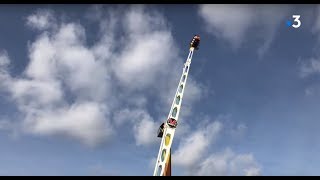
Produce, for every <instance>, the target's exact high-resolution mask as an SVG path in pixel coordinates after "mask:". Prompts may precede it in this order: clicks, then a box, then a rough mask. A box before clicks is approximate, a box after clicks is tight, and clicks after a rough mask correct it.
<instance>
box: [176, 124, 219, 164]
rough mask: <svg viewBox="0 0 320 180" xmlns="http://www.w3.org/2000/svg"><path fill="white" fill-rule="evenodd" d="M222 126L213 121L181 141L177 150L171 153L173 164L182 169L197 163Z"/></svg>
mask: <svg viewBox="0 0 320 180" xmlns="http://www.w3.org/2000/svg"><path fill="white" fill-rule="evenodd" d="M221 128H222V124H221V123H220V122H219V121H215V122H213V123H211V124H208V125H207V126H206V127H203V128H200V129H198V130H197V131H195V132H194V133H192V134H191V135H190V136H186V137H185V139H183V140H182V141H181V142H180V144H179V147H178V149H177V150H176V151H175V152H174V153H173V156H174V158H175V163H176V164H177V165H179V166H182V167H191V166H192V165H194V164H195V163H197V162H198V161H199V160H200V159H201V158H202V156H203V154H204V153H205V151H206V149H207V148H208V146H209V145H210V144H212V143H213V142H214V141H215V139H216V138H217V135H218V134H219V132H220V131H221Z"/></svg>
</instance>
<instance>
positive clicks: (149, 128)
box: [114, 109, 160, 145]
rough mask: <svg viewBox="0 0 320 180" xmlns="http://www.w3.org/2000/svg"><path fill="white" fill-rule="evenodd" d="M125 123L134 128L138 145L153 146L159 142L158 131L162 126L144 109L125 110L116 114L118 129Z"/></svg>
mask: <svg viewBox="0 0 320 180" xmlns="http://www.w3.org/2000/svg"><path fill="white" fill-rule="evenodd" d="M124 123H130V124H131V125H132V126H133V132H134V138H135V140H136V144H137V145H151V144H154V143H155V142H157V136H156V135H157V130H158V127H159V126H160V122H159V124H158V123H156V122H155V121H154V120H153V118H152V117H151V116H150V115H149V114H148V113H147V112H146V111H145V110H144V109H123V110H120V111H119V112H117V113H115V114H114V124H116V125H117V126H118V127H120V126H121V125H123V124H124Z"/></svg>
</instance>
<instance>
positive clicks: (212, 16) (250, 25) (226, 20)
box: [199, 4, 289, 57]
mask: <svg viewBox="0 0 320 180" xmlns="http://www.w3.org/2000/svg"><path fill="white" fill-rule="evenodd" d="M288 10H289V8H288V7H287V6H274V5H242V4H241V5H235V4H234V5H231V4H230V5H225V4H214V5H213V4H211V5H200V7H199V15H200V17H201V18H202V19H203V20H204V23H205V26H206V30H207V31H208V32H209V33H212V34H213V35H214V36H215V37H217V38H221V39H223V40H226V41H227V42H228V43H229V44H231V46H232V47H233V48H234V49H237V48H239V47H240V46H241V45H242V44H243V43H245V42H247V41H250V40H252V39H254V38H258V39H260V42H258V43H259V44H261V45H259V46H258V50H257V53H258V55H259V56H260V57H261V56H262V55H263V54H264V53H266V51H267V50H268V48H269V47H270V45H271V43H272V41H273V39H274V37H275V32H276V30H277V27H278V25H279V24H280V23H281V22H283V19H284V18H285V17H286V14H287V12H288ZM226 12H228V13H226ZM252 32H254V33H252Z"/></svg>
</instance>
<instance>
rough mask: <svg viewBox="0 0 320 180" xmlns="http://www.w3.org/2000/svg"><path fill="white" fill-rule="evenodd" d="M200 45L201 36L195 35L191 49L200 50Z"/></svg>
mask: <svg viewBox="0 0 320 180" xmlns="http://www.w3.org/2000/svg"><path fill="white" fill-rule="evenodd" d="M199 44H200V36H199V35H194V37H193V38H192V40H191V42H190V47H193V48H195V49H196V50H198V49H199Z"/></svg>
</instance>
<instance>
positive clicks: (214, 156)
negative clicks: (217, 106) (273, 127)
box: [173, 115, 261, 176]
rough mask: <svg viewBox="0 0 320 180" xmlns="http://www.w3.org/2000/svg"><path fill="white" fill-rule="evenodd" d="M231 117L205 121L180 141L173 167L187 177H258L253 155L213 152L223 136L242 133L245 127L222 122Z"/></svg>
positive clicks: (206, 119) (258, 169)
mask: <svg viewBox="0 0 320 180" xmlns="http://www.w3.org/2000/svg"><path fill="white" fill-rule="evenodd" d="M229 118H230V116H229V115H227V116H219V117H217V120H215V121H213V122H210V119H209V118H204V119H203V120H202V121H200V122H201V123H200V124H199V127H197V128H196V130H195V131H194V132H193V133H191V134H190V133H189V135H185V136H184V139H182V140H180V143H179V146H178V148H177V150H175V151H174V153H173V158H174V162H175V165H177V166H179V167H181V168H182V170H183V171H184V173H185V174H186V175H199V176H212V175H218V176H226V175H241V176H242V175H248V176H252V175H260V172H261V167H260V165H259V164H258V163H257V162H256V160H255V158H254V156H253V154H251V153H247V154H237V153H236V152H234V151H233V150H232V149H231V148H226V149H225V150H224V151H221V152H215V151H214V145H215V142H216V141H217V140H218V139H219V137H220V138H222V136H223V135H227V134H231V135H236V134H243V131H244V130H245V129H246V126H245V124H243V123H240V124H238V125H237V126H235V127H233V126H231V125H230V123H227V122H224V123H222V121H221V120H223V121H225V120H226V119H229Z"/></svg>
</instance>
